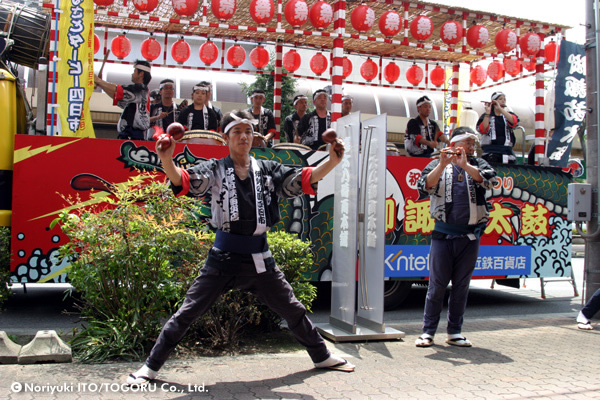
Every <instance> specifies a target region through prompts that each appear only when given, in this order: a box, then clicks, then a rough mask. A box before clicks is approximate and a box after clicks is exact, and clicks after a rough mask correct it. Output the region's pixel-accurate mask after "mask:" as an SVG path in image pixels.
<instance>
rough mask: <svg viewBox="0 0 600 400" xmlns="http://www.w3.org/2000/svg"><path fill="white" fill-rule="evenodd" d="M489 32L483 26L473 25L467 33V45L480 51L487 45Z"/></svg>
mask: <svg viewBox="0 0 600 400" xmlns="http://www.w3.org/2000/svg"><path fill="white" fill-rule="evenodd" d="M489 40H490V32H489V31H488V29H487V28H486V27H485V26H483V25H473V26H472V27H470V28H469V30H468V31H467V43H468V44H469V46H471V47H472V48H474V49H480V48H482V47H484V46H485V45H487V44H488V41H489Z"/></svg>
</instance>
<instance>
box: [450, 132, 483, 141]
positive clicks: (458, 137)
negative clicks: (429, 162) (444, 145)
mask: <svg viewBox="0 0 600 400" xmlns="http://www.w3.org/2000/svg"><path fill="white" fill-rule="evenodd" d="M465 139H473V140H475V141H476V142H477V141H479V138H478V137H477V135H476V134H474V133H470V132H465V133H461V134H460V135H456V136H454V137H453V138H452V139H451V140H450V143H456V142H460V141H462V140H465Z"/></svg>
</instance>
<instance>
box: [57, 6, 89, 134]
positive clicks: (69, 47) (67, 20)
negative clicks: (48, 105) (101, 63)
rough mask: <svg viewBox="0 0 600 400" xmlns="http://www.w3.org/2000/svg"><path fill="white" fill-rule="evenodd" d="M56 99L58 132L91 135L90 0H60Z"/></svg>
mask: <svg viewBox="0 0 600 400" xmlns="http://www.w3.org/2000/svg"><path fill="white" fill-rule="evenodd" d="M60 9H61V11H62V14H61V15H60V23H59V40H58V57H59V61H58V63H57V74H58V79H57V83H58V85H57V86H58V87H57V103H58V116H59V121H60V132H61V135H62V136H78V137H92V138H93V137H95V135H94V128H93V126H92V119H91V115H90V109H89V101H90V97H91V96H92V92H93V90H94V52H93V48H94V2H93V0H62V1H61V2H60Z"/></svg>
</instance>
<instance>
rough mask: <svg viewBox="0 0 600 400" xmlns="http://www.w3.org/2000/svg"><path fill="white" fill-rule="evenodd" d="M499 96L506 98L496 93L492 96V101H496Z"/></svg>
mask: <svg viewBox="0 0 600 400" xmlns="http://www.w3.org/2000/svg"><path fill="white" fill-rule="evenodd" d="M500 96H506V95H505V94H504V93H502V92H496V93H494V94H493V95H492V100H496V99H497V98H498V97H500Z"/></svg>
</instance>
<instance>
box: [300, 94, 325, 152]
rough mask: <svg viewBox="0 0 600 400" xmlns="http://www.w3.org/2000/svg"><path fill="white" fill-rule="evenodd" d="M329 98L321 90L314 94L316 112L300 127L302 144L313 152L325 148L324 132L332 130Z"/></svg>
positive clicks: (305, 117) (306, 115) (309, 114)
mask: <svg viewBox="0 0 600 400" xmlns="http://www.w3.org/2000/svg"><path fill="white" fill-rule="evenodd" d="M328 98H329V96H328V95H327V92H326V91H325V90H323V89H319V90H317V91H316V92H314V93H313V104H314V105H315V110H314V111H313V112H310V113H308V114H305V115H304V117H302V119H301V120H300V124H299V125H298V135H299V136H300V143H302V144H304V145H306V146H308V147H310V148H311V149H313V150H318V149H319V147H321V146H324V145H325V142H324V141H323V137H322V135H323V132H325V131H326V130H327V129H329V128H331V113H330V112H329V111H327V100H328Z"/></svg>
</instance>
